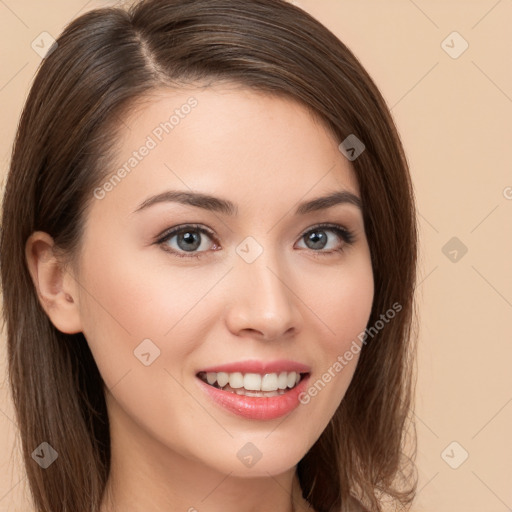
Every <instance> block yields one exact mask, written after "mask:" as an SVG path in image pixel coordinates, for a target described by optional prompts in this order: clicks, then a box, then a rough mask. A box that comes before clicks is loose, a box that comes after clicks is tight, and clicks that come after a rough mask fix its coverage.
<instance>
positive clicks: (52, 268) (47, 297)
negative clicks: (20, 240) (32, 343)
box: [25, 231, 82, 334]
mask: <svg viewBox="0 0 512 512" xmlns="http://www.w3.org/2000/svg"><path fill="white" fill-rule="evenodd" d="M53 248H54V242H53V238H52V237H51V236H50V235H49V234H48V233H45V232H43V231H34V232H33V233H32V234H31V235H30V236H29V238H28V240H27V242H26V244H25V258H26V261H27V265H28V269H29V272H30V275H31V277H32V281H33V282H34V286H35V288H36V291H37V295H38V297H39V302H40V303H41V306H42V307H43V309H44V310H45V312H46V314H47V315H48V317H49V318H50V320H51V322H52V324H53V325H54V326H55V327H56V328H57V329H58V330H59V331H61V332H63V333H66V334H75V333H77V332H81V331H82V327H81V320H80V310H79V305H78V285H77V282H76V280H75V278H74V276H73V275H72V274H71V273H70V271H69V270H67V269H66V268H64V266H63V264H62V263H61V262H60V261H59V260H58V259H57V257H56V256H55V254H54V250H53Z"/></svg>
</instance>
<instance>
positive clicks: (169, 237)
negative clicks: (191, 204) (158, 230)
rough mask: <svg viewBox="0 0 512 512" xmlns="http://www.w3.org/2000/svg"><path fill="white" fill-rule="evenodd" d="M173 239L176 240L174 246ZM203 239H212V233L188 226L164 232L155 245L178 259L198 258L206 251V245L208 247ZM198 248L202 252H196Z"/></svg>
mask: <svg viewBox="0 0 512 512" xmlns="http://www.w3.org/2000/svg"><path fill="white" fill-rule="evenodd" d="M205 235H206V236H205ZM174 238H176V240H175V244H176V245H174V243H172V241H173V239H174ZM205 238H210V239H213V233H212V232H211V231H210V230H208V229H206V228H204V227H201V226H196V225H192V224H188V225H185V226H178V227H175V228H172V229H171V230H170V231H167V232H165V233H164V234H163V235H162V236H161V237H160V238H159V239H158V240H157V244H160V245H162V246H163V249H164V250H166V251H169V252H171V253H173V254H175V255H176V256H178V257H180V258H199V257H200V256H202V253H204V252H207V251H208V245H210V244H208V243H204V242H205ZM176 246H177V247H176ZM200 248H202V249H203V250H201V251H198V249H200Z"/></svg>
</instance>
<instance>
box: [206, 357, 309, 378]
mask: <svg viewBox="0 0 512 512" xmlns="http://www.w3.org/2000/svg"><path fill="white" fill-rule="evenodd" d="M200 372H207V373H208V372H215V373H219V372H226V373H234V372H240V373H259V374H262V375H264V374H266V373H281V372H297V373H310V372H311V367H310V366H308V365H306V364H302V363H298V362H297V361H291V360H288V359H280V360H276V361H257V360H250V361H239V362H234V363H225V364H219V365H215V366H209V367H208V368H203V369H202V370H200ZM200 372H199V373H200Z"/></svg>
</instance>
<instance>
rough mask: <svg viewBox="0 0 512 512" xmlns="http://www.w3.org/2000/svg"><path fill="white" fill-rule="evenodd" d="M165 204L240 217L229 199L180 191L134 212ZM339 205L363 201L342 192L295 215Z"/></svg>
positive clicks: (358, 204) (301, 208)
mask: <svg viewBox="0 0 512 512" xmlns="http://www.w3.org/2000/svg"><path fill="white" fill-rule="evenodd" d="M163 202H174V203H181V204H186V205H190V206H196V207H198V208H203V209H204V210H208V211H212V212H217V213H222V214H225V215H230V216H234V215H238V207H237V205H236V204H235V203H232V202H231V201H229V200H227V199H222V198H220V197H215V196H211V195H208V194H203V193H201V192H186V191H180V190H166V191H165V192H162V193H161V194H157V195H155V196H151V197H149V198H148V199H146V200H145V201H143V202H142V203H141V204H140V205H139V207H138V208H137V209H136V210H134V213H136V212H139V211H141V210H145V209H146V208H149V207H150V206H153V205H154V204H158V203H163ZM338 204H352V205H354V206H356V207H357V208H359V209H361V210H362V203H361V199H360V198H359V197H358V196H356V195H355V194H353V193H352V192H349V191H348V190H340V191H336V192H332V193H331V194H328V195H326V196H322V197H317V198H315V199H312V200H310V201H304V202H302V203H300V204H299V205H298V207H297V209H296V210H295V215H305V214H308V213H311V212H316V211H319V210H326V209H327V208H332V207H333V206H336V205H338Z"/></svg>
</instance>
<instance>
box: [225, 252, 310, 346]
mask: <svg viewBox="0 0 512 512" xmlns="http://www.w3.org/2000/svg"><path fill="white" fill-rule="evenodd" d="M230 274H231V280H230V283H231V285H230V286H231V287H232V289H231V290H230V293H229V299H228V300H229V309H228V311H227V315H226V323H227V326H228V328H229V330H230V331H231V332H232V333H233V334H235V335H237V336H244V335H247V333H250V335H251V336H252V337H254V336H257V337H258V338H260V339H264V340H278V339H280V338H283V337H290V336H293V335H296V334H297V333H298V332H299V331H300V330H301V329H302V322H303V319H302V315H301V312H300V307H299V306H300V304H302V301H301V300H300V298H299V296H298V295H297V292H296V290H295V289H296V287H297V286H296V282H298V278H300V276H294V275H293V273H292V272H291V271H290V270H287V269H286V267H285V265H283V261H282V258H281V262H279V257H278V256H277V255H275V254H272V253H271V251H268V250H267V251H264V252H263V253H262V254H261V255H260V256H259V257H258V258H257V259H256V260H255V261H253V262H252V263H248V262H246V261H244V260H243V259H242V258H239V259H237V261H236V263H235V269H233V271H232V272H230Z"/></svg>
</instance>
